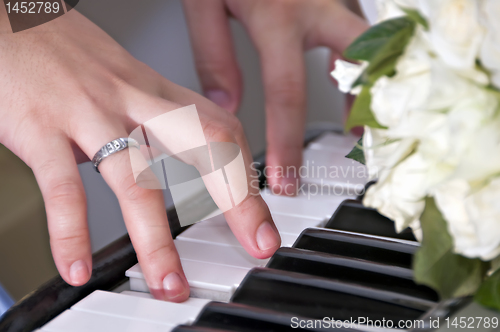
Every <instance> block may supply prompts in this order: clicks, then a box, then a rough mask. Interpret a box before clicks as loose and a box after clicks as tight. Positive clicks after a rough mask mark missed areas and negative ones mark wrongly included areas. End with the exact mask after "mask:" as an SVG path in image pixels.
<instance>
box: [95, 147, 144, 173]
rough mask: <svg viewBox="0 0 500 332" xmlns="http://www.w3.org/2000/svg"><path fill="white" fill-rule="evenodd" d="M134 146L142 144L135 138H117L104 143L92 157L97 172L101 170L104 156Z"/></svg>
mask: <svg viewBox="0 0 500 332" xmlns="http://www.w3.org/2000/svg"><path fill="white" fill-rule="evenodd" d="M129 147H134V148H138V149H140V148H141V145H140V144H139V143H138V142H137V141H136V140H135V139H133V138H117V139H114V140H112V141H111V142H109V143H108V144H106V145H104V146H103V147H102V148H101V149H100V150H99V151H97V153H96V154H95V155H94V158H92V164H93V165H94V169H95V170H96V172H97V173H100V172H99V169H98V167H99V164H100V163H101V162H102V161H103V160H104V158H106V157H109V156H111V155H112V154H115V153H117V152H120V151H122V150H125V149H126V148H129Z"/></svg>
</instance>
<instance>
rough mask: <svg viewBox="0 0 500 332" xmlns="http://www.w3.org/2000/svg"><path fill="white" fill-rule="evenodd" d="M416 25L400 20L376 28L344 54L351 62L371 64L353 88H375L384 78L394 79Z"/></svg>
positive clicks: (364, 35) (363, 35) (366, 33)
mask: <svg viewBox="0 0 500 332" xmlns="http://www.w3.org/2000/svg"><path fill="white" fill-rule="evenodd" d="M414 30H415V21H414V20H412V19H410V18H408V17H400V18H396V19H392V20H388V21H384V22H382V23H380V24H378V25H375V26H373V27H372V28H370V29H369V30H368V31H367V32H365V33H364V34H362V35H361V36H360V37H359V38H358V39H356V40H355V41H354V42H353V43H352V44H351V45H349V47H348V48H347V49H346V51H345V52H344V56H345V57H346V58H348V59H352V60H364V61H368V62H369V64H368V67H367V68H366V69H365V71H364V72H363V73H362V74H361V75H360V76H359V77H358V79H357V80H356V82H355V83H354V84H353V87H354V86H357V85H360V84H363V85H367V84H373V83H375V81H376V80H378V79H379V78H380V77H382V76H384V75H385V76H393V75H394V74H395V73H396V70H395V67H396V63H397V61H398V59H399V57H400V56H401V54H403V52H404V50H405V48H406V45H407V44H408V42H409V41H410V39H411V37H412V36H413V32H414Z"/></svg>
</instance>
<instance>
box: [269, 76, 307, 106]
mask: <svg viewBox="0 0 500 332" xmlns="http://www.w3.org/2000/svg"><path fill="white" fill-rule="evenodd" d="M280 81H281V82H282V84H279V83H278V84H273V85H272V86H271V87H269V88H268V91H267V95H268V98H267V103H268V106H270V107H287V108H288V107H292V108H297V107H305V102H306V100H305V96H304V89H305V88H304V85H303V84H302V83H301V82H298V81H297V80H293V79H286V78H285V79H283V80H280Z"/></svg>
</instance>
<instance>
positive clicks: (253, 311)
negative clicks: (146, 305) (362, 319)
mask: <svg viewBox="0 0 500 332" xmlns="http://www.w3.org/2000/svg"><path fill="white" fill-rule="evenodd" d="M300 319H301V320H307V318H305V317H301V316H298V315H294V314H288V313H283V312H279V311H273V310H269V309H264V308H258V307H252V306H247V305H244V304H237V303H218V302H211V303H209V304H208V305H207V306H205V308H204V309H203V311H202V312H201V313H200V315H199V316H198V318H197V320H196V322H195V323H194V326H199V327H207V328H215V329H227V330H230V331H233V330H234V331H242V332H246V331H249V332H250V331H259V332H260V331H263V332H265V331H296V330H297V327H295V328H294V327H293V326H294V325H295V324H297V323H296V322H297V321H298V320H300ZM322 327H325V326H324V325H323V326H318V324H316V327H314V326H313V327H310V328H301V330H306V331H323V329H321V328H322ZM186 331H189V330H186ZM337 331H339V332H342V331H346V332H347V329H344V328H339V329H337ZM348 331H349V332H356V330H355V329H349V330H348Z"/></svg>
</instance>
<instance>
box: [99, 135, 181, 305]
mask: <svg viewBox="0 0 500 332" xmlns="http://www.w3.org/2000/svg"><path fill="white" fill-rule="evenodd" d="M122 137H124V136H123V135H122ZM125 137H126V134H125ZM129 153H131V154H135V158H137V159H140V158H142V156H141V154H140V152H139V150H138V149H135V148H129V149H128V150H126V151H122V152H119V153H117V154H116V155H113V156H111V157H109V158H106V160H104V161H103V162H102V163H101V165H100V166H99V170H100V172H101V174H102V175H103V177H104V179H105V180H106V182H107V183H108V184H109V186H110V187H111V189H112V190H113V191H114V193H115V194H116V196H117V198H118V201H119V202H120V207H121V210H122V213H123V219H124V220H125V224H126V226H127V230H128V232H129V234H130V239H131V241H132V244H133V245H134V248H135V250H136V253H137V258H138V260H139V262H140V264H141V268H142V270H143V272H144V276H145V279H146V282H147V284H148V286H149V289H150V290H151V293H152V294H153V296H154V297H155V298H157V299H162V300H168V301H173V302H182V301H185V300H187V298H188V297H189V285H188V283H187V280H186V277H185V276H184V273H183V271H182V266H181V262H180V259H179V255H178V253H177V250H176V248H175V245H174V242H173V239H172V236H171V233H170V228H169V224H168V220H167V215H166V212H165V205H164V201H163V196H162V192H161V191H160V190H155V189H145V188H141V187H139V186H138V185H137V184H136V183H135V180H134V176H133V173H132V168H131V164H130V156H129Z"/></svg>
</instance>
